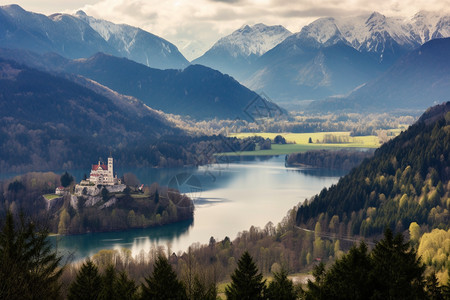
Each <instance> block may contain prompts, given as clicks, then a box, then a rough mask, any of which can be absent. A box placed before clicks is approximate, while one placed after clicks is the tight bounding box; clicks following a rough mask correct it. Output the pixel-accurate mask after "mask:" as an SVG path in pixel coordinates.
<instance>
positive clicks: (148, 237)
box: [52, 156, 345, 260]
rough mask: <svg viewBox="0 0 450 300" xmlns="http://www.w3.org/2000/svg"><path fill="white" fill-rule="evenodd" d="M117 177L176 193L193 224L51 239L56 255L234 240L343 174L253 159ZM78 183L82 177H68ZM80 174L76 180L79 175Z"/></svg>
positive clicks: (80, 255) (140, 171)
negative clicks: (189, 203)
mask: <svg viewBox="0 0 450 300" xmlns="http://www.w3.org/2000/svg"><path fill="white" fill-rule="evenodd" d="M117 172H118V174H119V176H120V175H122V174H123V173H124V172H133V173H134V174H136V175H137V177H138V178H139V180H140V181H141V183H144V184H146V185H149V184H151V183H153V182H158V183H159V184H160V185H166V186H167V185H169V186H171V187H178V188H179V189H180V191H181V192H183V193H186V194H188V195H190V196H191V198H192V199H193V200H194V204H195V216H194V221H187V222H180V223H176V224H171V225H167V226H163V227H157V228H147V229H132V230H127V231H122V232H107V233H91V234H83V235H74V236H61V237H52V241H53V242H55V241H57V245H58V250H59V251H61V252H62V253H64V254H67V253H72V254H73V258H74V259H75V260H78V259H82V258H85V257H86V256H91V255H93V254H95V253H96V252H98V251H99V250H101V249H117V248H122V247H125V248H129V249H131V251H132V254H133V255H136V254H138V253H140V252H141V251H142V250H143V251H145V252H147V251H148V250H149V249H150V248H151V247H152V246H160V245H162V246H165V247H167V245H170V246H171V249H172V251H173V252H178V251H186V250H187V249H188V247H189V246H190V245H192V244H193V243H197V242H199V243H201V244H207V243H208V242H209V239H210V237H211V236H213V237H214V238H215V239H216V241H220V240H223V239H224V238H225V237H226V236H228V237H229V238H230V239H232V240H233V239H234V238H235V237H236V236H237V234H238V233H239V232H241V231H244V230H248V229H249V228H250V226H252V225H254V226H257V227H261V228H262V227H264V226H265V225H266V224H267V223H268V222H269V221H271V222H273V223H274V224H275V225H276V224H277V223H278V222H280V221H281V220H282V219H283V217H285V216H286V214H287V212H288V210H289V209H291V208H292V207H294V206H295V205H297V204H298V203H300V202H303V201H304V200H305V199H307V198H310V197H311V196H313V195H314V194H317V193H319V192H320V191H321V190H322V189H323V188H324V187H329V186H330V185H332V184H334V183H336V182H337V181H338V179H339V177H340V176H342V175H345V172H344V171H336V170H323V169H296V168H286V167H285V165H284V156H280V157H271V158H263V157H253V158H246V159H245V160H243V161H234V162H227V163H223V164H217V165H208V166H202V167H199V168H171V169H151V168H145V169H118V170H117ZM72 173H74V174H75V175H76V177H77V178H81V177H82V175H81V174H82V171H78V172H72ZM77 173H79V174H77Z"/></svg>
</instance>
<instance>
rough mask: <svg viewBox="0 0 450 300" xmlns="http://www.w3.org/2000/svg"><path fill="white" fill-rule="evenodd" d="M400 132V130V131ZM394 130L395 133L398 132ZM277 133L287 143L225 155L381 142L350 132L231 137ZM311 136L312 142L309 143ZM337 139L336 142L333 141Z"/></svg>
mask: <svg viewBox="0 0 450 300" xmlns="http://www.w3.org/2000/svg"><path fill="white" fill-rule="evenodd" d="M398 133H400V132H398ZM398 133H397V132H396V131H393V134H398ZM277 135H281V136H283V137H284V138H285V139H286V142H287V143H292V144H285V145H278V144H272V149H270V150H258V149H257V150H255V151H243V152H227V153H223V155H229V156H252V155H284V154H290V153H298V152H306V151H309V150H321V149H339V148H378V147H379V146H380V142H379V140H378V137H377V136H374V135H368V136H355V137H352V136H350V132H314V133H269V132H261V133H234V134H230V135H229V136H230V137H237V138H246V137H252V136H261V137H263V138H265V139H266V138H269V139H271V140H273V139H274V138H275V137H276V136H277ZM310 138H311V141H312V143H309V139H310ZM331 141H335V142H331Z"/></svg>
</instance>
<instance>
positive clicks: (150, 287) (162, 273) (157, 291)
mask: <svg viewBox="0 0 450 300" xmlns="http://www.w3.org/2000/svg"><path fill="white" fill-rule="evenodd" d="M142 299H161V300H165V299H187V296H186V290H185V288H184V286H183V284H182V283H181V281H179V280H178V278H177V274H176V273H175V272H174V271H173V269H172V266H171V265H170V264H169V261H168V260H167V258H165V257H164V256H163V255H160V256H158V258H157V259H156V262H155V269H154V270H153V273H152V275H151V276H150V277H148V278H145V284H143V285H142Z"/></svg>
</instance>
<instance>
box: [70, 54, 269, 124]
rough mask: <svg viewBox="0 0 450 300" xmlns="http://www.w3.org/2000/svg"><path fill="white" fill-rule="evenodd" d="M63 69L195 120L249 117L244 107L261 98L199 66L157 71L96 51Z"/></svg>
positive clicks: (217, 73) (152, 105) (224, 77)
mask: <svg viewBox="0 0 450 300" xmlns="http://www.w3.org/2000/svg"><path fill="white" fill-rule="evenodd" d="M64 69H65V71H66V72H69V73H75V74H79V75H82V76H85V77H88V78H91V79H93V80H95V81H97V82H99V83H101V84H103V85H105V86H108V87H109V88H111V89H113V90H115V91H117V92H119V93H121V94H125V95H131V96H133V97H136V98H138V99H140V100H142V101H143V102H144V103H146V104H147V105H149V106H150V107H152V108H155V109H158V110H162V111H164V112H166V113H172V114H179V115H183V116H188V115H189V116H191V117H193V118H196V119H212V118H215V117H217V118H219V119H235V118H241V119H249V116H248V115H246V107H247V106H248V105H249V104H251V103H252V101H255V100H257V99H261V98H260V97H259V96H258V95H257V94H256V93H254V92H252V91H251V90H249V89H247V88H246V87H244V86H242V85H240V84H239V83H238V82H237V81H236V80H234V79H233V78H231V77H230V76H228V75H223V74H222V73H220V72H218V71H215V70H212V69H210V68H207V67H204V66H200V65H191V66H189V67H187V68H186V69H184V70H182V71H180V70H158V69H152V68H148V67H145V66H143V65H141V64H137V63H135V62H133V61H130V60H127V59H125V58H123V59H121V58H117V57H113V56H110V55H105V54H101V53H99V54H97V55H95V56H93V57H91V58H89V59H83V60H74V61H71V62H69V63H68V64H66V65H65V66H64ZM117 70H120V72H118V71H117ZM261 101H264V100H262V99H261ZM269 105H271V104H269Z"/></svg>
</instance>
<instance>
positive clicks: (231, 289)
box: [225, 251, 266, 300]
mask: <svg viewBox="0 0 450 300" xmlns="http://www.w3.org/2000/svg"><path fill="white" fill-rule="evenodd" d="M265 282H266V281H265V280H263V276H262V274H261V273H258V268H257V267H256V265H255V263H254V262H253V259H252V257H251V256H250V254H249V253H248V252H247V251H245V252H244V254H243V255H242V256H241V258H240V259H239V261H238V267H237V268H236V269H235V270H234V273H233V274H232V275H231V284H230V285H228V286H227V287H226V288H225V294H226V296H227V299H242V300H244V299H249V300H250V299H252V300H253V299H264V297H263V295H264V292H265Z"/></svg>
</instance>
